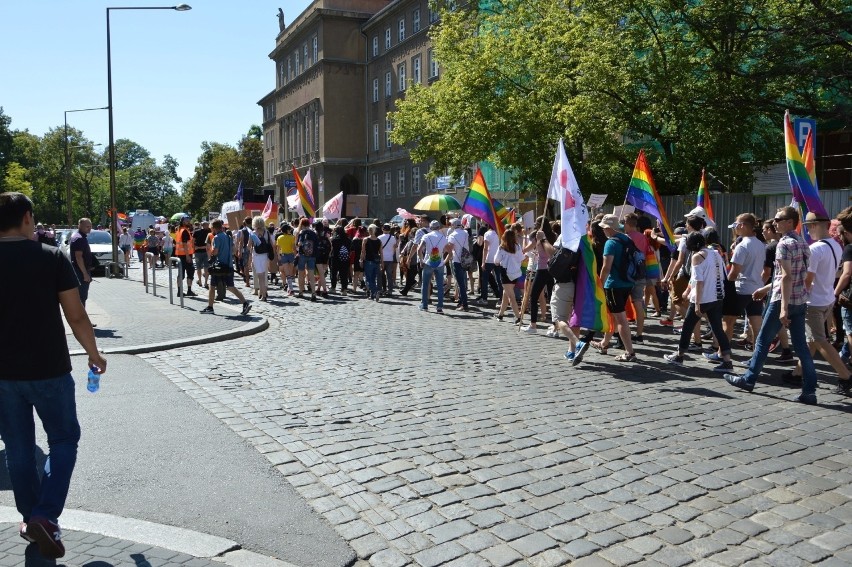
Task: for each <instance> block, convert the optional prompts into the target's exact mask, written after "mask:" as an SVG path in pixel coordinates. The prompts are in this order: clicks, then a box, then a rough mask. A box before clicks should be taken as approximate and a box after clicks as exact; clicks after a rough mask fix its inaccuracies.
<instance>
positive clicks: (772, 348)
mask: <svg viewBox="0 0 852 567" xmlns="http://www.w3.org/2000/svg"><path fill="white" fill-rule="evenodd" d="M780 344H781V341H780V340H778V337H775V340H773V341H772V342H771V343H769V353H770V354H772V353H773V352H775V351H776V350H777V349H778V345H780Z"/></svg>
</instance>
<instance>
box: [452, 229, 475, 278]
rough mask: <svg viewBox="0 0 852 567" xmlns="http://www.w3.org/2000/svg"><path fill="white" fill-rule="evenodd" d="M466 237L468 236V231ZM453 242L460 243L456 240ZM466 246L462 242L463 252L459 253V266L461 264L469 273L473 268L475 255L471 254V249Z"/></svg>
mask: <svg viewBox="0 0 852 567" xmlns="http://www.w3.org/2000/svg"><path fill="white" fill-rule="evenodd" d="M465 236H467V232H466V231H465ZM453 240H455V242H456V243H458V240H457V239H456V238H453ZM465 244H466V243H465V242H462V249H461V252H459V264H461V267H462V269H463V270H464V271H466V272H467V271H470V270H471V269H472V268H473V264H474V261H473V254H471V253H470V248H469V247H467V246H465Z"/></svg>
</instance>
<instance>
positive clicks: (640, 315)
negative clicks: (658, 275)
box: [623, 213, 654, 343]
mask: <svg viewBox="0 0 852 567" xmlns="http://www.w3.org/2000/svg"><path fill="white" fill-rule="evenodd" d="M623 222H624V234H626V235H627V236H629V237H630V240H632V241H633V244H635V245H636V249H637V250H639V251H640V252H642V254H644V255H645V257H647V256H648V254H649V253H650V254H653V253H654V251H653V249H652V248H651V244H650V242H648V238H647V237H646V236H645V235H644V234H643V233H641V232H639V228H638V224H639V216H638V215H637V214H636V213H628V214H626V215H624V221H623ZM646 284H647V282H646V281H645V280H636V281H635V282H633V291H631V292H630V300H631V301H632V302H633V309H634V310H635V311H636V335H635V336H634V337H633V340H634V341H635V342H639V343H641V342H642V340H643V336H642V333H643V331H644V330H645V287H646Z"/></svg>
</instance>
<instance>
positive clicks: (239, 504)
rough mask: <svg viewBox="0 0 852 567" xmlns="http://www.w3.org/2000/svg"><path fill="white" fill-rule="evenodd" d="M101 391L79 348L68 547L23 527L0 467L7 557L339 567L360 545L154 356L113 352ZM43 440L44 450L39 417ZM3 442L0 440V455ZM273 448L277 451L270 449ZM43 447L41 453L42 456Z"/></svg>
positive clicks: (101, 565) (31, 562)
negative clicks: (90, 380)
mask: <svg viewBox="0 0 852 567" xmlns="http://www.w3.org/2000/svg"><path fill="white" fill-rule="evenodd" d="M107 360H108V363H109V365H108V368H107V373H106V374H104V376H103V378H102V380H101V390H100V391H99V392H98V393H96V394H91V393H89V392H87V391H86V386H85V373H86V370H85V366H86V360H85V357H82V356H76V357H73V358H72V363H73V367H74V370H73V375H74V376H75V378H76V379H77V380H76V389H77V392H76V394H77V396H76V397H77V409H78V415H79V420H80V426H81V429H82V439H81V441H80V448H79V453H78V458H77V466H76V468H75V471H74V477H73V479H72V482H71V490H70V492H69V494H68V500H67V502H66V507H65V512H64V513H63V514H62V516H61V518H60V525H61V526H62V528H63V530H64V537H63V541H64V543H65V547H66V551H67V553H66V556H65V557H64V558H63V559H62V560H59V561H57V562H50V561H45V560H43V559H42V558H41V556H40V554H39V553H38V551H37V549H36V548H35V546H28V544H27V543H26V542H25V541H24V540H23V539H21V538H20V537H18V533H17V530H18V522H20V520H21V517H20V515H19V514H18V513H17V511H16V510H15V508H14V498H13V496H12V492H11V486H10V483H9V477H8V474H7V471H6V467H5V466H0V565H24V564H26V565H27V566H32V567H39V566H41V565H66V566H68V567H72V566H73V567H81V566H84V565H86V566H91V567H95V566H97V567H109V566H119V565H120V566H124V565H136V566H146V567H147V566H178V565H181V566H194V567H203V566H210V565H215V566H217V567H222V565H223V564H224V565H231V566H234V567H294V566H296V565H298V566H300V567H307V566H317V567H320V566H322V567H325V566H329V567H343V566H345V565H349V564H351V563H352V562H353V561H354V559H355V555H354V553H353V552H352V550H351V548H350V547H349V546H348V545H347V544H346V543H345V542H344V541H343V540H342V539H341V538H340V536H338V535H337V534H336V533H335V532H334V530H333V529H332V528H331V526H329V525H328V523H327V522H326V521H324V520H323V519H322V518H321V517H320V516H319V515H318V514H317V513H316V512H314V511H313V510H312V509H311V508H310V506H309V505H308V504H307V503H306V502H305V501H304V499H302V498H301V497H300V496H299V494H298V493H297V492H296V490H295V489H294V488H293V487H292V486H290V484H289V483H287V481H286V480H285V479H284V478H283V476H281V475H280V474H277V473H276V472H275V471H274V468H273V467H272V465H271V463H270V461H269V459H267V458H265V457H264V455H261V454H260V453H258V451H257V450H256V449H255V448H253V446H252V445H251V444H250V439H249V436H247V435H242V436H241V435H234V433H233V431H231V429H229V428H228V427H227V426H226V425H225V424H223V423H222V422H221V421H220V419H219V418H218V417H217V416H215V415H213V414H211V413H210V412H209V411H208V410H207V409H205V407H202V406H203V404H199V403H198V402H196V401H195V400H193V399H192V398H191V397H189V396H187V395H186V393H185V392H184V391H182V389H181V388H179V387H176V386H175V385H174V384H173V383H172V382H171V381H170V380H169V379H168V378H166V377H165V376H163V375H162V374H161V373H160V372H158V371H157V370H155V369H154V368H153V367H152V366H151V365H150V364H149V363H148V362H146V361H144V360H141V359H140V358H139V357H136V356H128V355H108V356H107ZM37 442H38V445H39V447H40V448H42V449H43V450H44V451H47V442H46V439H45V438H44V434H43V433H42V431H41V427H37ZM3 453H4V447H3V444H2V443H0V460H2V459H3ZM273 457H274V455H273ZM44 460H45V455H44V454H43V453H42V452H41V451H39V452H38V454H37V461H38V462H39V467H40V468H41V467H42V466H43V463H44Z"/></svg>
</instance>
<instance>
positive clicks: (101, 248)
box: [60, 230, 124, 276]
mask: <svg viewBox="0 0 852 567" xmlns="http://www.w3.org/2000/svg"><path fill="white" fill-rule="evenodd" d="M72 234H74V231H73V230H71V231H70V232H68V234H67V235H64V236H63V237H62V244H60V249H61V250H62V251H63V252H64V253H65V255H66V256H68V258H69V259H70V260H71V261H72V262H73V261H74V260H73V259H72V258H71V253H70V250H69V244H68V241H69V240H70V239H71V235H72ZM89 248H91V249H92V256H94V257H95V260H96V262H95V264H96V266H95V269H94V270H92V275H101V276H103V275H106V269H107V265H108V264H109V263H110V262H112V238H111V237H110V234H109V232H107V231H106V230H93V231H92V232H90V233H89ZM118 264H119V265H120V266H124V252H123V251H122V250H121V249H120V248H119V249H118Z"/></svg>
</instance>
